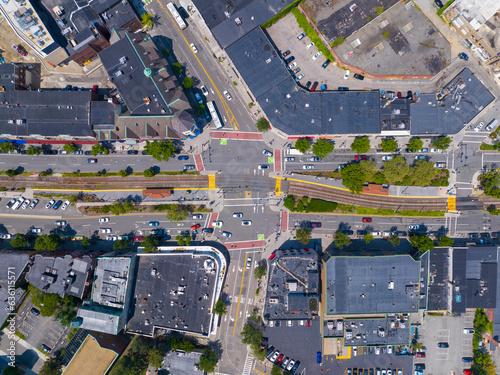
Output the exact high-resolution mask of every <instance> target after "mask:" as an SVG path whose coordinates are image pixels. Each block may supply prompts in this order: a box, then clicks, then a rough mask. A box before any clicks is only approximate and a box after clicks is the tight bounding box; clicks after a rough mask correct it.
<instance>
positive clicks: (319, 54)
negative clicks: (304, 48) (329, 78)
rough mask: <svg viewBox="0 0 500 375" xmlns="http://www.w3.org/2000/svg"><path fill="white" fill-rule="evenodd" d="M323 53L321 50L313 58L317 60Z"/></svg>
mask: <svg viewBox="0 0 500 375" xmlns="http://www.w3.org/2000/svg"><path fill="white" fill-rule="evenodd" d="M322 54H323V52H321V51H319V52H318V53H317V54H315V55H314V56H313V57H312V59H313V60H317V59H318V58H319V57H320V56H321V55H322Z"/></svg>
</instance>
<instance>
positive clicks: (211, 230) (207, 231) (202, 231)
mask: <svg viewBox="0 0 500 375" xmlns="http://www.w3.org/2000/svg"><path fill="white" fill-rule="evenodd" d="M213 232H214V228H203V229H202V230H201V233H213Z"/></svg>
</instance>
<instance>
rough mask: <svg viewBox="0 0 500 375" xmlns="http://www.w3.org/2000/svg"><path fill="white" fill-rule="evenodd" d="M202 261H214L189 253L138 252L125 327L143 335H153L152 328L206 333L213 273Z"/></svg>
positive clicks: (212, 288)
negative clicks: (145, 253) (132, 298)
mask: <svg viewBox="0 0 500 375" xmlns="http://www.w3.org/2000/svg"><path fill="white" fill-rule="evenodd" d="M205 262H208V265H210V264H211V263H212V262H214V261H213V259H212V258H211V257H209V256H206V255H196V256H193V255H192V254H189V255H184V254H176V253H174V254H162V255H144V256H139V257H138V271H137V279H136V285H135V290H134V291H133V295H134V296H135V299H134V301H133V303H134V304H135V306H133V308H132V309H133V312H132V313H131V317H130V320H129V322H128V323H127V329H129V330H131V331H133V332H135V333H139V334H143V335H153V333H154V329H155V328H164V329H172V330H176V331H183V332H191V333H195V334H199V335H205V336H206V335H208V333H209V329H210V322H211V319H212V314H211V307H212V303H213V302H214V301H213V298H214V293H215V287H216V273H214V272H212V271H211V269H210V268H205ZM152 291H154V293H152Z"/></svg>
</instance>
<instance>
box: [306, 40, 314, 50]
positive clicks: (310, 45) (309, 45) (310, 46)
mask: <svg viewBox="0 0 500 375" xmlns="http://www.w3.org/2000/svg"><path fill="white" fill-rule="evenodd" d="M312 47H314V43H313V42H311V43H309V44H308V45H307V46H306V49H310V48H312Z"/></svg>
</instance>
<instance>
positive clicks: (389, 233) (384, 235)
mask: <svg viewBox="0 0 500 375" xmlns="http://www.w3.org/2000/svg"><path fill="white" fill-rule="evenodd" d="M382 235H383V237H390V236H392V232H384V233H382Z"/></svg>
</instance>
